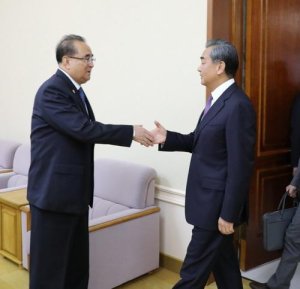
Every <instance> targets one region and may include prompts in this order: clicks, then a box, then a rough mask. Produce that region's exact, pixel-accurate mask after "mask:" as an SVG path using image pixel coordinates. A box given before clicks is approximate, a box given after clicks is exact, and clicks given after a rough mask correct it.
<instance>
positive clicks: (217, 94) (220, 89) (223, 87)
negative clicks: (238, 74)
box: [211, 78, 235, 105]
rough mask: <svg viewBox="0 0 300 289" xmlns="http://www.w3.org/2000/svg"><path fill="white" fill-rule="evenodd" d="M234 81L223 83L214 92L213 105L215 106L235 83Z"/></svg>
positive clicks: (229, 80)
mask: <svg viewBox="0 0 300 289" xmlns="http://www.w3.org/2000/svg"><path fill="white" fill-rule="evenodd" d="M234 82H235V81H234V79H233V78H230V79H228V80H227V81H225V82H223V83H222V84H221V85H219V86H218V87H217V88H216V89H215V90H214V91H212V93H211V95H212V97H213V100H212V103H211V105H213V104H214V103H215V102H216V101H217V100H218V99H219V97H220V96H221V95H222V94H223V93H224V91H225V90H226V89H227V88H228V87H229V86H230V85H232V84H233V83H234Z"/></svg>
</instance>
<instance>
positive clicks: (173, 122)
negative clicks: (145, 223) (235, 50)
mask: <svg viewBox="0 0 300 289" xmlns="http://www.w3.org/2000/svg"><path fill="white" fill-rule="evenodd" d="M206 14H207V13H206V1H199V0H188V1H186V0H148V1H146V0H77V1H73V0H63V1H62V0H60V1H58V0H52V1H42V0H26V1H25V0H0V19H1V20H0V21H1V25H0V35H1V38H2V40H1V45H0V55H1V65H0V79H1V86H0V121H1V126H0V136H1V137H2V138H11V139H17V140H20V141H23V142H25V141H28V140H29V133H30V116H31V110H32V104H33V99H34V95H35V92H36V90H37V88H38V86H39V85H40V84H41V83H42V82H43V81H44V80H46V79H47V78H48V77H50V75H52V74H53V73H54V72H55V70H56V67H57V65H56V62H55V45H56V43H57V41H58V40H59V39H60V38H61V36H63V35H64V34H69V33H75V34H80V35H82V36H84V37H85V38H86V39H87V42H88V43H89V44H90V46H91V48H92V50H93V53H94V55H95V57H96V58H97V61H96V65H95V68H94V70H93V75H92V79H91V81H90V82H88V83H86V84H85V85H84V89H85V91H86V93H87V95H88V97H89V100H90V102H91V103H92V106H93V108H94V112H95V115H96V118H97V119H98V120H99V121H101V122H104V123H132V124H144V126H145V127H147V128H152V127H153V121H154V120H155V119H157V120H159V121H161V123H162V124H163V125H165V127H166V128H168V129H170V130H177V131H181V132H183V133H189V132H191V131H192V130H193V129H194V127H195V125H196V122H197V120H198V116H199V114H200V112H201V110H202V109H203V106H204V98H205V90H204V88H203V87H201V85H200V81H199V75H198V73H197V71H196V69H197V66H198V64H199V57H200V54H201V51H202V49H203V48H204V44H205V41H206V20H207V19H206V18H207V15H206ZM100 156H106V157H113V158H122V159H129V160H133V161H136V162H141V163H145V164H148V165H151V166H153V167H154V168H155V169H156V170H157V173H158V184H159V187H158V190H157V198H158V203H159V204H160V206H161V208H162V238H161V250H162V252H163V253H166V254H168V255H171V256H174V257H177V258H179V259H182V258H183V256H184V253H185V247H186V245H187V242H188V241H189V238H190V226H188V225H186V224H185V221H184V213H183V211H184V207H183V202H184V190H185V184H186V176H187V170H188V165H189V159H190V155H188V154H186V153H158V152H157V148H150V149H146V148H144V147H141V146H140V145H138V144H133V145H132V148H130V149H128V148H119V147H113V146H103V145H98V146H97V147H96V157H100ZM179 216H180V217H179Z"/></svg>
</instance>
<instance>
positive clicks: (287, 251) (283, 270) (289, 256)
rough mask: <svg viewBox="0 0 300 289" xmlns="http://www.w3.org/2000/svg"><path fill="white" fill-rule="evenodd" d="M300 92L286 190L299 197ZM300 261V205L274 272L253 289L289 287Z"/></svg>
mask: <svg viewBox="0 0 300 289" xmlns="http://www.w3.org/2000/svg"><path fill="white" fill-rule="evenodd" d="M299 124H300V94H299V93H298V94H297V95H296V96H295V98H294V102H293V105H292V113H291V164H292V167H293V176H294V177H293V179H292V181H291V183H290V184H289V185H288V186H287V187H286V191H287V192H288V194H289V196H290V197H292V198H296V197H297V198H298V199H299V196H298V193H299V190H300V170H299V166H300V158H299V157H300V129H299ZM299 262H300V206H298V209H297V210H296V213H295V215H294V217H293V219H292V222H291V223H290V225H289V226H288V228H287V230H286V233H285V238H284V247H283V251H282V255H281V259H280V262H279V264H278V266H277V268H276V271H275V272H274V274H273V275H272V276H271V277H270V278H269V280H268V281H267V283H260V282H256V281H252V282H251V283H250V287H251V288H252V289H289V288H290V285H291V280H292V279H293V277H294V275H295V272H296V269H297V266H298V263H299Z"/></svg>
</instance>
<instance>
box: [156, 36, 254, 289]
mask: <svg viewBox="0 0 300 289" xmlns="http://www.w3.org/2000/svg"><path fill="white" fill-rule="evenodd" d="M238 63H239V62H238V55H237V51H236V49H235V47H234V46H232V45H231V44H230V43H228V42H226V41H223V40H211V41H208V43H207V45H206V49H205V50H204V52H203V54H202V56H201V64H200V66H199V68H198V71H199V73H200V77H201V83H202V84H203V85H205V86H206V87H207V89H208V91H209V92H210V93H211V96H212V99H211V98H209V100H210V101H211V103H210V108H209V107H208V106H207V107H206V108H205V110H204V112H203V113H202V114H201V116H200V119H199V122H198V124H197V126H196V129H195V130H194V131H193V132H192V133H190V134H186V135H184V134H180V133H177V132H172V131H167V130H166V129H165V128H164V127H163V126H162V125H161V124H160V123H158V122H156V128H155V129H154V130H153V131H152V133H153V134H154V137H155V140H154V142H155V143H159V144H160V148H159V149H160V150H162V151H185V152H190V153H192V158H191V163H190V168H189V174H188V180H187V188H186V203H185V214H186V220H187V222H188V223H190V224H192V225H193V226H194V228H193V232H192V239H191V242H190V244H189V246H188V248H187V254H186V257H185V260H184V263H183V266H182V268H181V272H180V276H181V279H180V280H179V281H178V283H177V284H176V285H175V286H174V287H173V288H176V289H179V288H180V289H183V288H184V289H201V288H204V287H205V284H206V283H207V280H208V277H209V274H210V272H213V274H214V277H215V280H216V283H217V286H218V288H219V289H220V288H221V289H241V288H243V285H242V280H241V274H240V269H239V262H238V258H237V254H236V252H235V248H234V246H233V233H234V226H235V225H238V224H241V223H242V222H244V221H246V218H247V198H248V190H249V184H250V177H251V174H252V168H253V162H254V144H255V112H254V110H253V107H252V104H251V102H250V101H249V99H248V97H247V96H246V95H245V93H244V92H243V91H242V90H241V89H240V88H239V87H238V86H237V85H236V84H235V82H234V79H233V77H234V75H235V73H236V71H237V69H238Z"/></svg>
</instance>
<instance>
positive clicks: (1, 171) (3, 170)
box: [0, 169, 13, 174]
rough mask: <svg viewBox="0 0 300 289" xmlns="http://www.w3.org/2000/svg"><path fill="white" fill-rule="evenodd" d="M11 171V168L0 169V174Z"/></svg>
mask: <svg viewBox="0 0 300 289" xmlns="http://www.w3.org/2000/svg"><path fill="white" fill-rule="evenodd" d="M12 171H13V170H12V169H0V174H5V173H10V172H12Z"/></svg>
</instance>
